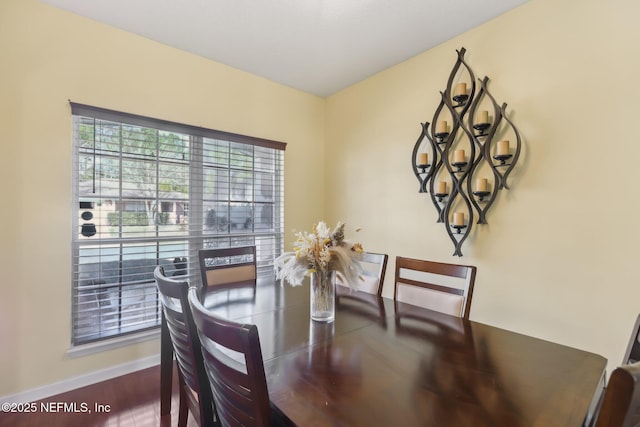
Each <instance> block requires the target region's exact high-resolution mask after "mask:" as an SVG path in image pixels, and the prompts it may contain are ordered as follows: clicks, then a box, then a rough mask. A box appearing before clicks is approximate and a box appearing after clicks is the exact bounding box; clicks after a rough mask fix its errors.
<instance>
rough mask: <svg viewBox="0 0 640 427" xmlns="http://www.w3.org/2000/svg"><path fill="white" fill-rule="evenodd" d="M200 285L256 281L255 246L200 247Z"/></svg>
mask: <svg viewBox="0 0 640 427" xmlns="http://www.w3.org/2000/svg"><path fill="white" fill-rule="evenodd" d="M198 258H199V261H200V273H201V277H202V286H203V288H207V287H209V286H219V285H225V286H229V285H236V284H242V285H246V284H253V285H255V283H256V274H257V273H256V247H255V246H237V247H231V248H215V249H200V250H199V251H198Z"/></svg>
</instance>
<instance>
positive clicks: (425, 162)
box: [418, 153, 429, 165]
mask: <svg viewBox="0 0 640 427" xmlns="http://www.w3.org/2000/svg"><path fill="white" fill-rule="evenodd" d="M428 164H429V155H428V154H427V153H420V159H419V160H418V165H428Z"/></svg>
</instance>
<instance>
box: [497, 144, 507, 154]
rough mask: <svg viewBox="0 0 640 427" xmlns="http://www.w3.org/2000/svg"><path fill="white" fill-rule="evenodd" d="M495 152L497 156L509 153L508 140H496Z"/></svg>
mask: <svg viewBox="0 0 640 427" xmlns="http://www.w3.org/2000/svg"><path fill="white" fill-rule="evenodd" d="M496 154H497V155H498V156H502V155H505V154H509V141H498V150H497V152H496Z"/></svg>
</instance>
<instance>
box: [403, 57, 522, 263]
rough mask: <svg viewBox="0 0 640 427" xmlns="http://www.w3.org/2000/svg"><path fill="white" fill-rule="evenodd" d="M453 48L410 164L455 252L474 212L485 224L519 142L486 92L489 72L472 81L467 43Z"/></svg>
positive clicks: (458, 253) (505, 186) (503, 108)
mask: <svg viewBox="0 0 640 427" xmlns="http://www.w3.org/2000/svg"><path fill="white" fill-rule="evenodd" d="M456 52H457V53H458V59H457V61H456V63H455V65H454V67H453V69H452V70H451V73H450V74H449V80H448V82H447V87H446V89H445V91H444V92H440V95H441V98H442V99H441V101H440V104H439V105H438V108H437V109H436V111H435V113H434V115H433V121H432V123H436V126H435V127H434V126H430V123H429V122H425V123H422V124H421V125H422V131H421V133H420V136H419V137H418V140H417V141H416V143H415V146H414V147H413V153H412V156H411V167H412V169H413V172H414V174H415V176H416V178H418V181H419V182H420V193H429V194H430V197H431V201H432V202H433V205H434V206H435V208H436V210H437V212H438V220H437V222H439V223H444V224H445V228H446V230H447V233H448V234H449V237H450V238H451V240H452V242H453V244H454V246H455V251H454V253H453V255H455V256H462V250H461V248H462V244H463V242H464V241H465V240H466V239H467V237H468V236H469V234H470V233H471V229H472V227H473V222H474V216H475V215H474V212H475V213H477V215H478V221H477V224H487V211H488V210H489V208H490V207H491V206H492V205H493V202H494V201H495V199H496V196H497V193H498V191H500V190H503V189H507V190H508V189H509V186H508V184H507V178H508V177H509V174H510V173H511V171H512V170H513V168H514V167H515V165H516V162H517V161H518V158H519V156H520V150H521V146H522V142H521V139H520V134H519V133H518V130H517V129H516V127H515V126H514V124H513V123H512V122H511V120H509V118H508V117H507V115H506V108H507V104H506V103H503V104H502V105H498V103H497V102H496V100H495V99H494V97H493V96H492V95H491V93H489V90H488V89H487V83H488V81H489V78H488V77H486V76H485V77H484V79H482V80H480V79H478V81H477V82H476V78H475V76H474V73H473V70H472V69H471V67H469V65H468V64H467V63H466V62H465V60H464V54H465V52H466V50H465V48H462V49H461V50H459V51H456ZM454 82H455V85H454ZM467 82H470V89H467ZM490 111H492V112H493V116H490V114H489V112H490ZM491 119H493V120H491ZM511 141H515V142H514V143H513V144H514V145H515V146H512V142H511ZM429 154H430V156H429ZM429 159H431V160H432V161H431V163H430V162H429ZM474 184H475V185H474Z"/></svg>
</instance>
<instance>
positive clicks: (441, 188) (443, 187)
mask: <svg viewBox="0 0 640 427" xmlns="http://www.w3.org/2000/svg"><path fill="white" fill-rule="evenodd" d="M437 194H447V183H446V182H445V181H440V182H439V183H438V193H437Z"/></svg>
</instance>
